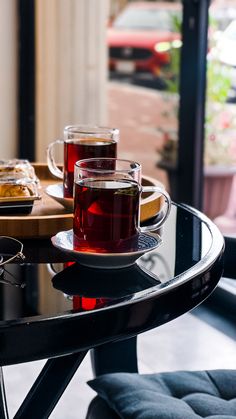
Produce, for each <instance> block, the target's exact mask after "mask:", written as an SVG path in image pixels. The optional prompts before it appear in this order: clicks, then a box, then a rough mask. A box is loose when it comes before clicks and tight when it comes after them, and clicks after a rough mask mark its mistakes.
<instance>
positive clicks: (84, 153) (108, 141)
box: [47, 125, 119, 198]
mask: <svg viewBox="0 0 236 419" xmlns="http://www.w3.org/2000/svg"><path fill="white" fill-rule="evenodd" d="M118 140H119V130H118V129H117V128H109V127H99V126H89V125H70V126H67V127H65V129H64V140H62V139H59V140H56V141H53V142H52V143H50V144H49V146H48V148H47V164H48V168H49V170H50V172H51V173H52V174H53V175H54V176H56V177H57V178H59V179H63V194H64V197H65V198H72V197H73V185H74V165H75V163H76V161H78V160H82V159H87V158H96V157H113V158H114V157H116V156H117V142H118ZM58 145H60V146H61V145H63V146H64V164H63V171H62V170H61V169H60V168H59V167H58V166H57V165H56V162H55V156H54V152H55V149H56V147H57V146H58Z"/></svg>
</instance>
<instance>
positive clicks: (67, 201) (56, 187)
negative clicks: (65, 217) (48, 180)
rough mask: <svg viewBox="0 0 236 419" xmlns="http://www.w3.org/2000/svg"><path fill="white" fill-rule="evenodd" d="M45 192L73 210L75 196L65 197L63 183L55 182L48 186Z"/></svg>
mask: <svg viewBox="0 0 236 419" xmlns="http://www.w3.org/2000/svg"><path fill="white" fill-rule="evenodd" d="M45 192H46V194H47V195H48V196H50V197H51V198H53V199H55V201H57V202H59V204H61V205H63V207H64V208H66V209H67V210H70V211H71V212H73V207H74V201H73V198H64V196H63V184H62V183H54V184H52V185H49V186H47V187H46V189H45Z"/></svg>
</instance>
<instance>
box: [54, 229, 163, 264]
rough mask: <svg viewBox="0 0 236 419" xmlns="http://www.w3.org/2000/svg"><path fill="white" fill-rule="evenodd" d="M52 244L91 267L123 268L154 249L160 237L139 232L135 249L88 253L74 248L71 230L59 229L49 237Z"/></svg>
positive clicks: (158, 243) (160, 240) (159, 241)
mask: <svg viewBox="0 0 236 419" xmlns="http://www.w3.org/2000/svg"><path fill="white" fill-rule="evenodd" d="M51 241H52V244H53V245H54V246H55V247H57V248H58V249H60V250H62V251H64V252H66V253H68V254H70V255H71V256H72V258H73V259H76V260H77V261H78V262H79V263H81V264H82V265H86V266H89V267H93V268H112V269H114V268H124V267H126V266H130V265H133V264H134V263H135V261H136V260H137V259H138V258H140V256H142V255H143V254H144V253H147V252H150V251H151V250H153V249H156V248H157V247H158V246H160V244H161V243H162V239H161V238H160V236H159V235H158V234H156V233H140V235H139V238H138V246H137V250H136V251H134V252H133V251H132V252H127V253H90V252H79V251H77V250H74V246H73V231H72V230H67V231H60V232H59V233H57V234H56V235H55V236H53V237H52V238H51Z"/></svg>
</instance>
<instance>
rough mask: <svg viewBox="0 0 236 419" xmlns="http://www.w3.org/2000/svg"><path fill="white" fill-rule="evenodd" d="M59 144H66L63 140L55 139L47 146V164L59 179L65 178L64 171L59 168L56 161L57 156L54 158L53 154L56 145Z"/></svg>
mask: <svg viewBox="0 0 236 419" xmlns="http://www.w3.org/2000/svg"><path fill="white" fill-rule="evenodd" d="M57 144H64V141H63V140H56V141H53V142H52V143H50V144H49V146H48V148H47V165H48V168H49V170H50V172H51V173H52V174H53V175H54V176H56V177H57V178H59V179H63V172H62V170H60V169H59V167H57V165H56V162H55V158H54V154H53V150H54V146H55V145H57Z"/></svg>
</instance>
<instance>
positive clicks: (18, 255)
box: [0, 236, 25, 287]
mask: <svg viewBox="0 0 236 419" xmlns="http://www.w3.org/2000/svg"><path fill="white" fill-rule="evenodd" d="M24 259H25V256H24V254H23V243H21V241H20V240H17V239H15V238H13V237H8V236H0V277H1V276H2V275H3V274H4V271H6V272H8V271H7V270H6V268H5V265H6V264H7V263H10V262H13V261H17V260H21V261H23V260H24ZM8 273H9V274H10V275H11V276H12V274H11V273H10V272H8ZM0 282H3V283H6V284H7V283H9V284H11V285H16V286H20V287H22V285H23V284H18V283H16V282H12V281H10V280H6V279H1V280H0Z"/></svg>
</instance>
